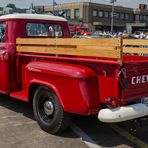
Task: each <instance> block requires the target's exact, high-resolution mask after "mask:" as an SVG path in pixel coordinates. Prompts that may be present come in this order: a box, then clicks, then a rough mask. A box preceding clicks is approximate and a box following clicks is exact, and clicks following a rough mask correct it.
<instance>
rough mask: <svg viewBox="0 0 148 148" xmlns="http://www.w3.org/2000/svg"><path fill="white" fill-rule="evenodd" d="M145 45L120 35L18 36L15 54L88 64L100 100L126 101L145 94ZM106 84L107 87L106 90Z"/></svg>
mask: <svg viewBox="0 0 148 148" xmlns="http://www.w3.org/2000/svg"><path fill="white" fill-rule="evenodd" d="M147 45H148V40H136V39H122V38H115V39H57V38H56V39H48V38H45V39H43V38H37V39H33V38H29V39H28V38H27V39H24V38H23V39H22V38H18V39H17V55H18V56H23V57H28V58H29V57H30V58H42V59H50V60H53V61H64V62H66V61H68V62H73V63H81V64H84V65H87V66H89V67H91V68H93V69H95V70H96V72H97V73H98V85H99V93H100V100H101V102H102V103H105V99H106V98H107V97H108V96H112V97H115V98H120V99H121V100H122V102H123V104H126V103H130V102H132V101H135V100H138V99H139V98H142V97H147V96H148V91H147V90H148V80H147V77H148V76H147V75H148V57H147V56H146V54H148V48H147V47H148V46H147ZM123 69H125V70H126V71H125V73H124V72H123ZM119 74H120V75H121V76H120V77H121V78H120V77H119ZM125 77H126V79H127V80H125ZM139 77H140V78H139ZM138 78H139V79H141V80H139V82H137V79H138ZM120 79H121V80H120ZM125 81H127V82H125ZM121 83H122V84H121ZM126 83H127V84H126ZM106 84H107V86H108V87H107V88H110V89H107V90H106ZM122 85H125V86H124V87H125V88H123V86H122Z"/></svg>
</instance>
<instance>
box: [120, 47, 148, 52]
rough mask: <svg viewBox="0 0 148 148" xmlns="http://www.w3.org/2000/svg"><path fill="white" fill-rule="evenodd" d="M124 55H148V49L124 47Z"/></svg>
mask: <svg viewBox="0 0 148 148" xmlns="http://www.w3.org/2000/svg"><path fill="white" fill-rule="evenodd" d="M123 52H124V53H138V54H139V53H141V54H148V48H136V47H123Z"/></svg>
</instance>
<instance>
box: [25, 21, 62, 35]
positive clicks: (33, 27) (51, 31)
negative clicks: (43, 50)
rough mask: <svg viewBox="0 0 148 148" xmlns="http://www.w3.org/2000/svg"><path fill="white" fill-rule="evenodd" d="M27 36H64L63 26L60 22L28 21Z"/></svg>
mask: <svg viewBox="0 0 148 148" xmlns="http://www.w3.org/2000/svg"><path fill="white" fill-rule="evenodd" d="M26 32H27V36H30V37H49V38H54V37H56V38H60V37H62V36H63V32H62V27H61V25H59V24H45V23H27V24H26Z"/></svg>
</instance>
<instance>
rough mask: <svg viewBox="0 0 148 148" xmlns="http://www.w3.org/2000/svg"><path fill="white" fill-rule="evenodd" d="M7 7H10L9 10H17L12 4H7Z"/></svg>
mask: <svg viewBox="0 0 148 148" xmlns="http://www.w3.org/2000/svg"><path fill="white" fill-rule="evenodd" d="M6 7H9V8H12V9H15V8H16V6H15V4H11V3H9V4H7V6H6Z"/></svg>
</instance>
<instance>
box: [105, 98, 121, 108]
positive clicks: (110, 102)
mask: <svg viewBox="0 0 148 148" xmlns="http://www.w3.org/2000/svg"><path fill="white" fill-rule="evenodd" d="M106 105H107V106H108V107H109V108H115V107H118V106H119V102H118V100H117V99H116V98H112V97H109V98H107V99H106Z"/></svg>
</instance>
